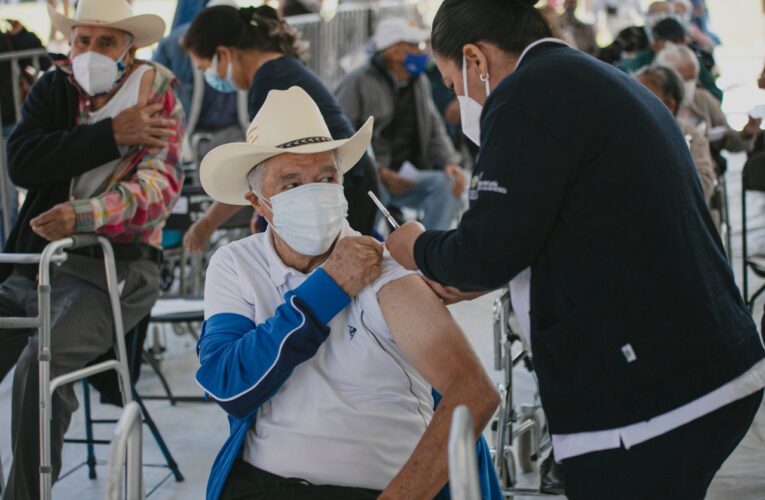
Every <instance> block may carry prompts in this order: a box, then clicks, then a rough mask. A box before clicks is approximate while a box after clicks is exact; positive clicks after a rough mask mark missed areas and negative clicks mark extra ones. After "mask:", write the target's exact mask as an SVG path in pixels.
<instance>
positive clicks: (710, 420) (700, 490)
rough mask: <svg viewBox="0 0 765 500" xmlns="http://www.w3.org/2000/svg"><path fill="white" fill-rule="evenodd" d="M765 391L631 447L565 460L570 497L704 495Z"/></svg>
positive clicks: (655, 499)
mask: <svg viewBox="0 0 765 500" xmlns="http://www.w3.org/2000/svg"><path fill="white" fill-rule="evenodd" d="M762 394H763V391H762V390H759V391H757V392H756V393H754V394H752V395H751V396H748V397H746V398H743V399H740V400H738V401H734V402H733V403H731V404H729V405H727V406H724V407H722V408H720V409H719V410H717V411H715V412H712V413H710V414H708V415H705V416H704V417H701V418H700V419H698V420H694V421H693V422H690V423H688V424H686V425H684V426H682V427H680V428H678V429H675V430H673V431H671V432H668V433H667V434H664V435H662V436H659V437H657V438H654V439H651V440H650V441H646V442H645V443H642V444H639V445H637V446H635V447H633V448H631V449H629V450H625V449H624V448H619V449H615V450H606V451H601V452H596V453H589V454H587V455H582V456H579V457H573V458H570V459H567V460H563V468H564V469H565V471H566V496H568V498H569V500H597V499H605V498H608V499H612V500H631V499H635V500H638V499H640V500H645V499H651V500H659V499H668V500H669V499H672V500H684V499H689V500H690V499H693V500H696V499H703V498H704V497H705V495H706V491H707V489H708V488H709V485H710V483H711V482H712V479H713V478H714V476H715V474H716V473H717V471H718V470H719V469H720V467H721V466H722V464H723V462H725V460H726V459H727V458H728V456H730V454H731V453H733V450H735V449H736V446H738V444H739V443H740V442H741V440H742V439H743V438H744V435H746V433H747V431H748V430H749V427H750V426H751V425H752V421H753V420H754V417H755V415H756V414H757V411H758V410H759V408H760V403H761V402H762Z"/></svg>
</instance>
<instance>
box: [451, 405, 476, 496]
mask: <svg viewBox="0 0 765 500" xmlns="http://www.w3.org/2000/svg"><path fill="white" fill-rule="evenodd" d="M475 441H476V440H475V435H474V434H473V419H472V418H471V417H470V411H469V410H468V408H467V406H465V405H460V406H458V407H457V408H455V409H454V412H452V426H451V429H450V431H449V493H450V495H451V497H452V499H453V500H480V498H481V488H480V486H479V481H478V457H477V456H476V451H475Z"/></svg>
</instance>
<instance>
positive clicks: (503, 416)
mask: <svg viewBox="0 0 765 500" xmlns="http://www.w3.org/2000/svg"><path fill="white" fill-rule="evenodd" d="M513 317H514V312H513V310H512V306H511V304H510V292H509V291H505V292H504V293H503V294H502V296H500V297H499V298H497V299H496V300H495V302H494V306H493V330H494V331H493V336H494V370H496V371H501V372H503V375H504V378H503V381H502V383H500V384H498V390H499V393H500V398H501V402H500V406H499V409H498V410H497V414H496V416H495V418H494V420H493V421H492V423H491V429H492V455H493V458H494V465H495V467H496V471H497V477H498V479H499V483H500V486H501V487H502V490H503V493H504V494H505V496H506V497H509V498H513V497H514V496H516V495H523V496H554V495H553V494H549V493H545V492H542V491H540V490H539V489H532V488H520V487H518V474H517V471H516V465H517V466H518V468H520V470H521V471H522V472H523V473H529V472H532V471H533V470H534V469H535V464H536V463H537V462H538V461H539V460H540V459H541V457H542V455H543V454H544V453H545V451H547V450H548V449H550V448H552V440H551V438H550V435H549V432H548V430H547V426H546V423H545V421H544V414H543V412H542V406H541V403H540V400H539V394H538V389H537V390H536V391H535V395H534V399H533V401H532V402H531V403H525V404H520V405H518V404H516V402H515V401H514V399H513V369H514V368H515V367H516V366H518V365H520V364H521V363H523V366H524V367H525V368H526V369H527V370H528V371H529V372H530V373H531V374H532V376H533V375H534V366H533V363H532V359H531V355H530V346H528V345H526V341H525V340H524V339H523V337H522V336H520V335H518V334H517V333H516V332H515V331H514V330H513V327H512V325H511V318H513ZM515 343H520V344H521V349H520V351H517V352H516V353H515V354H513V346H514V344H515ZM534 380H535V382H536V377H535V376H534ZM537 386H538V384H537ZM514 451H515V453H514ZM516 457H517V458H516ZM516 462H517V463H516Z"/></svg>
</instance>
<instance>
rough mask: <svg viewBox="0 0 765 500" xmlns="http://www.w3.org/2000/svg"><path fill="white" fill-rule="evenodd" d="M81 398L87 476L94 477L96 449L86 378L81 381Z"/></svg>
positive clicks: (88, 385) (88, 387) (88, 386)
mask: <svg viewBox="0 0 765 500" xmlns="http://www.w3.org/2000/svg"><path fill="white" fill-rule="evenodd" d="M82 399H83V400H84V401H83V406H84V408H85V441H86V445H87V448H88V460H87V462H86V463H87V464H88V477H89V478H90V479H96V450H95V446H94V444H93V415H92V414H91V411H90V384H89V383H88V380H87V379H83V381H82Z"/></svg>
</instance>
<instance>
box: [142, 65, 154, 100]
mask: <svg viewBox="0 0 765 500" xmlns="http://www.w3.org/2000/svg"><path fill="white" fill-rule="evenodd" d="M143 64H146V63H143ZM155 74H156V70H155V69H154V68H152V69H150V70H148V71H147V72H146V73H144V74H143V76H141V88H140V90H139V91H138V102H147V101H148V100H149V96H150V95H151V88H152V86H153V85H154V75H155Z"/></svg>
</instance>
